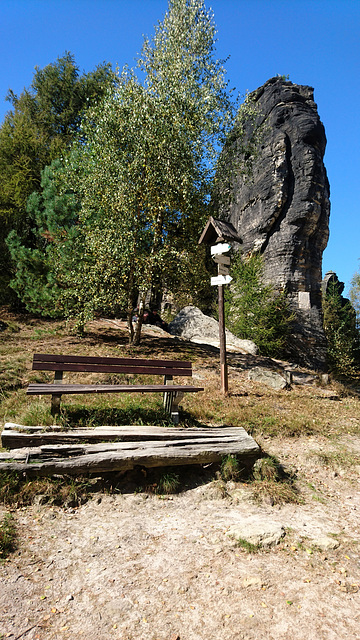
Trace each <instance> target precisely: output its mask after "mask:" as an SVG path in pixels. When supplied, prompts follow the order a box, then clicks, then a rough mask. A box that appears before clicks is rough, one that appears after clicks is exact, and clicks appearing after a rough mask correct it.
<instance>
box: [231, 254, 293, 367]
mask: <svg viewBox="0 0 360 640" xmlns="http://www.w3.org/2000/svg"><path fill="white" fill-rule="evenodd" d="M231 275H232V277H233V282H232V284H231V287H230V288H229V289H228V290H227V293H226V304H225V313H226V324H227V327H228V328H229V329H230V330H231V331H232V332H233V333H234V334H235V335H236V336H237V337H238V338H242V339H248V340H253V341H254V342H255V344H256V345H257V346H258V348H259V353H260V354H261V355H265V356H271V357H279V356H282V355H284V352H285V349H286V342H287V336H288V335H289V333H290V327H291V323H292V320H293V314H292V313H291V311H290V309H289V305H288V301H287V297H286V293H285V292H284V291H281V292H277V291H275V289H274V288H273V287H272V286H271V285H269V284H264V282H263V281H262V276H263V258H262V256H261V255H259V254H253V255H252V256H250V257H249V258H246V259H243V258H242V256H241V255H240V253H239V254H238V255H237V256H236V257H235V259H234V261H233V265H232V271H231Z"/></svg>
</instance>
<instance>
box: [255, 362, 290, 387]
mask: <svg viewBox="0 0 360 640" xmlns="http://www.w3.org/2000/svg"><path fill="white" fill-rule="evenodd" d="M248 378H249V380H253V381H254V382H260V383H261V384H265V385H266V386H267V387H270V388H271V389H275V390H276V391H281V389H285V388H286V387H287V386H288V383H287V381H286V379H285V378H284V377H283V376H282V375H281V374H280V373H277V372H276V371H272V370H271V369H264V368H263V367H253V368H252V369H250V371H249V373H248Z"/></svg>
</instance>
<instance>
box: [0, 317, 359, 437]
mask: <svg viewBox="0 0 360 640" xmlns="http://www.w3.org/2000/svg"><path fill="white" fill-rule="evenodd" d="M1 319H3V320H4V321H5V322H8V325H9V328H8V329H6V330H5V331H3V332H2V333H1V334H0V362H1V363H2V365H3V366H2V373H1V377H0V382H1V389H2V392H1V402H0V420H1V421H2V422H3V423H4V422H6V421H10V422H23V423H25V424H39V423H44V424H52V423H54V419H53V418H52V416H51V415H50V411H49V405H50V401H49V398H43V399H40V400H38V399H37V398H34V397H30V398H29V397H27V396H26V394H25V390H26V387H27V385H28V383H29V381H38V380H39V381H40V380H41V381H45V380H49V381H50V380H51V379H52V374H47V373H45V372H33V371H32V370H31V363H32V356H33V354H34V353H35V352H38V353H75V354H82V355H94V356H100V355H104V356H122V355H129V356H132V357H149V358H150V357H152V358H162V357H164V358H179V359H188V360H191V361H192V362H193V368H194V381H196V383H198V384H201V385H202V386H204V387H205V391H204V393H201V394H188V395H187V396H186V397H185V398H184V400H183V401H182V404H181V406H182V409H183V416H182V419H183V424H184V425H189V426H193V425H199V424H201V425H209V424H212V425H233V426H242V427H244V428H245V429H246V430H247V431H248V432H249V433H250V434H252V435H253V436H254V437H256V438H260V439H261V438H273V437H279V436H284V437H289V436H292V437H298V436H311V435H317V434H321V435H322V436H329V437H330V436H341V435H344V434H357V433H359V425H360V402H359V398H358V395H357V394H356V393H354V391H353V390H352V389H351V388H349V387H345V386H343V385H339V384H337V383H333V384H332V385H331V386H330V387H327V388H326V389H325V390H324V389H322V388H321V387H319V386H316V385H311V386H305V385H301V386H300V385H293V387H292V389H291V390H290V391H280V392H276V391H272V390H269V389H267V388H266V387H264V386H260V385H257V384H255V383H253V382H250V381H249V380H247V371H248V369H249V368H250V367H251V366H255V364H261V365H265V366H266V364H267V363H269V361H268V360H267V359H265V358H255V357H253V356H243V355H240V354H231V355H229V395H228V396H227V397H224V396H223V395H222V394H221V392H220V389H219V387H220V379H219V362H218V351H217V349H214V348H213V347H210V346H206V345H196V344H191V343H188V342H182V341H179V340H174V339H172V338H167V337H163V336H158V335H151V334H150V333H145V334H144V336H143V340H142V343H141V345H140V346H139V347H136V348H129V346H128V338H127V332H126V330H125V328H124V327H123V326H121V327H117V326H114V325H113V324H111V323H109V322H106V321H94V322H92V323H89V325H88V331H87V333H86V335H85V337H83V338H80V337H76V336H74V335H72V334H71V333H70V332H69V331H68V330H67V329H66V327H65V325H64V323H63V322H57V321H45V320H38V319H31V318H30V319H29V318H27V317H21V316H16V317H15V316H11V315H10V314H8V313H7V314H6V313H5V311H4V310H3V313H2V314H1ZM14 326H15V327H16V331H15V330H13V327H14ZM11 327H12V328H11ZM66 379H67V380H69V381H71V380H72V381H76V380H81V381H83V382H86V381H89V382H90V381H94V380H95V379H99V377H96V376H95V375H94V374H90V375H87V376H85V375H84V374H82V375H76V374H69V375H68V374H66ZM184 382H188V380H184ZM124 420H125V422H127V423H129V421H130V423H131V421H132V422H133V423H136V422H139V421H140V422H141V423H143V424H145V423H149V424H151V423H161V424H166V421H167V417H166V415H165V414H164V413H163V412H162V408H161V399H160V397H159V396H158V394H154V395H151V394H149V395H146V396H126V395H121V396H114V395H112V396H110V395H109V396H106V395H105V396H100V397H99V396H96V397H95V396H91V395H89V396H82V397H81V396H73V397H71V396H65V397H64V398H63V414H62V422H63V424H65V425H73V424H82V425H84V424H89V423H90V424H93V425H95V424H105V422H107V423H108V424H110V423H111V422H113V423H115V424H116V423H120V424H121V423H122V421H124Z"/></svg>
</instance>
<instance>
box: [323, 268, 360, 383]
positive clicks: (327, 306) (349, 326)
mask: <svg viewBox="0 0 360 640" xmlns="http://www.w3.org/2000/svg"><path fill="white" fill-rule="evenodd" d="M343 288H344V285H343V284H342V283H340V282H339V281H337V280H334V281H330V282H329V284H328V287H327V292H326V296H325V298H324V300H323V314H324V331H325V335H326V338H327V341H328V349H327V358H328V365H329V368H330V370H331V371H332V372H333V373H335V374H337V375H340V376H345V377H358V376H359V367H360V333H359V329H358V327H357V323H356V314H355V310H354V308H353V306H352V305H351V303H350V301H349V300H347V299H346V298H343V297H342V295H341V294H342V290H343Z"/></svg>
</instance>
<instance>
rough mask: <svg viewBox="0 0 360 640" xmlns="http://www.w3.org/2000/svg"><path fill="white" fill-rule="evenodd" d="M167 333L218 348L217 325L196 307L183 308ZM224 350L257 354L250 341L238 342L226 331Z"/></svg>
mask: <svg viewBox="0 0 360 640" xmlns="http://www.w3.org/2000/svg"><path fill="white" fill-rule="evenodd" d="M169 333H171V334H172V335H174V336H179V337H181V338H184V339H185V340H191V341H192V342H197V343H200V344H211V345H213V346H214V347H219V345H220V341H219V323H218V322H217V321H216V320H215V318H210V316H206V315H205V314H204V313H203V312H202V311H200V309H198V308H197V307H192V306H188V307H184V309H181V311H180V312H179V313H178V314H177V316H176V318H174V320H173V321H172V322H170V324H169ZM226 348H227V349H230V350H235V351H240V352H241V353H250V354H251V355H256V354H257V351H258V349H257V346H256V344H255V343H254V342H252V341H251V340H240V339H239V338H236V336H234V335H233V334H232V333H231V332H230V331H228V330H226Z"/></svg>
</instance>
